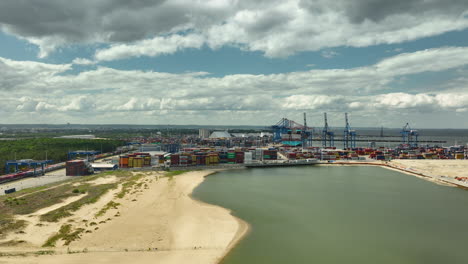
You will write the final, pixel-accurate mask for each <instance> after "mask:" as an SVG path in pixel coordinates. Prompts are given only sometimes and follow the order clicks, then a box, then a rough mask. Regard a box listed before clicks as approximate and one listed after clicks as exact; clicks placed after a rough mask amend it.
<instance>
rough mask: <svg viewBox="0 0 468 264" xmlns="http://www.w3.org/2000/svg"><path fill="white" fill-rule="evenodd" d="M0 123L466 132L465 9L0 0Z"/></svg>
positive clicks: (305, 1) (359, 2) (362, 3)
mask: <svg viewBox="0 0 468 264" xmlns="http://www.w3.org/2000/svg"><path fill="white" fill-rule="evenodd" d="M0 93H1V98H2V100H1V104H0V123H53V124H60V123H67V122H70V123H81V124H204V125H208V124H215V125H229V124H232V125H240V124H242V125H271V124H274V123H276V122H277V121H278V120H279V119H281V118H282V117H287V118H289V119H293V120H297V121H301V119H302V113H303V112H306V113H307V114H308V117H309V120H308V123H309V124H311V125H313V126H317V127H318V126H322V123H323V121H322V115H323V112H327V113H328V114H329V124H330V125H331V126H343V122H344V121H343V116H344V112H348V113H349V115H350V118H351V122H352V125H353V126H355V127H363V126H374V127H380V126H385V127H402V126H403V125H404V124H405V123H406V122H409V123H410V124H411V125H412V127H415V128H445V127H449V128H468V1H466V0H444V1H442V0H392V1H390V0H354V1H348V0H335V1H328V0H281V1H276V0H268V1H266V0H256V1H247V0H168V1H164V0H151V1H150V0H140V1H137V0H81V1H63V0H29V1H28V0H21V1H19V0H2V1H0Z"/></svg>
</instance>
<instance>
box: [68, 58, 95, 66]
mask: <svg viewBox="0 0 468 264" xmlns="http://www.w3.org/2000/svg"><path fill="white" fill-rule="evenodd" d="M72 64H77V65H93V64H96V62H95V61H92V60H89V59H85V58H75V59H74V60H73V61H72Z"/></svg>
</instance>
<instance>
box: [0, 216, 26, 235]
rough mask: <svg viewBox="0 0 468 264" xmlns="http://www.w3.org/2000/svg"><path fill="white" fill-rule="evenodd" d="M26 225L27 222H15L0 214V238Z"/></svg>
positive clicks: (9, 217)
mask: <svg viewBox="0 0 468 264" xmlns="http://www.w3.org/2000/svg"><path fill="white" fill-rule="evenodd" d="M26 225H27V222H26V221H24V220H15V219H13V218H12V217H11V216H9V215H4V214H3V215H2V214H0V238H3V237H5V236H6V234H8V233H10V232H14V231H17V230H21V229H23V228H24V227H26Z"/></svg>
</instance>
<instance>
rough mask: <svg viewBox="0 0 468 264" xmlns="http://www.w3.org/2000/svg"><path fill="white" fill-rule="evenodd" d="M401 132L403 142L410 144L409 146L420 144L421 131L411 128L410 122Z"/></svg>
mask: <svg viewBox="0 0 468 264" xmlns="http://www.w3.org/2000/svg"><path fill="white" fill-rule="evenodd" d="M400 134H401V144H403V145H408V146H409V147H412V148H414V147H417V146H418V136H419V133H418V131H417V130H414V129H411V127H410V125H409V123H406V125H405V126H404V127H403V129H402V130H401V132H400Z"/></svg>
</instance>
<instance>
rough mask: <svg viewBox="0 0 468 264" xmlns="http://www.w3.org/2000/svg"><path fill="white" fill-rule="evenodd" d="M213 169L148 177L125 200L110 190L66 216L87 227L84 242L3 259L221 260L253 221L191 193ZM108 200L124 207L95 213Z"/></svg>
mask: <svg viewBox="0 0 468 264" xmlns="http://www.w3.org/2000/svg"><path fill="white" fill-rule="evenodd" d="M210 173H212V172H208V171H194V172H188V173H184V174H181V175H178V176H174V177H172V178H168V177H159V175H156V173H154V174H151V175H146V176H144V177H142V178H141V179H140V182H139V183H140V184H139V185H138V186H139V187H140V188H135V189H132V191H130V192H129V193H128V194H127V195H125V196H124V197H123V198H116V197H115V193H112V192H109V193H108V194H106V195H105V196H104V197H102V198H101V199H100V200H99V201H98V202H97V203H96V204H92V205H88V206H85V207H83V208H81V209H80V210H79V211H77V212H76V213H74V215H73V217H70V219H64V220H63V221H64V222H67V223H71V224H73V225H76V226H77V227H81V228H84V229H85V230H86V232H83V233H82V236H81V238H80V239H79V240H76V241H73V242H71V244H70V245H68V246H64V245H63V244H62V245H60V244H58V245H57V247H56V248H40V247H38V246H37V245H38V243H37V242H36V243H35V245H36V247H23V248H20V247H10V248H6V247H4V248H0V254H1V253H7V254H10V253H15V254H18V253H19V252H38V251H40V250H54V251H55V253H54V254H53V255H37V254H31V253H30V254H29V255H28V256H26V257H21V256H4V257H0V263H1V264H3V263H48V264H49V263H61V264H62V263H80V264H81V263H113V264H119V263H142V264H144V263H203V264H205V263H217V262H218V261H219V260H220V259H221V258H222V257H223V256H224V255H225V254H226V253H227V252H228V250H229V249H230V248H231V247H232V246H234V245H235V243H237V241H239V240H240V239H241V238H242V236H244V235H245V234H246V232H247V230H248V225H247V224H246V223H245V222H243V221H241V220H240V219H237V218H235V217H234V216H232V215H231V213H230V211H229V210H227V209H224V208H221V207H218V206H214V205H209V204H206V203H203V202H200V201H196V200H194V199H192V198H191V197H190V195H191V193H192V191H193V189H194V188H195V187H196V186H198V185H199V184H200V183H201V182H203V180H204V177H205V176H207V175H208V174H210ZM109 201H113V202H116V203H119V206H118V207H116V208H111V209H109V210H107V211H106V212H105V213H104V214H102V215H100V216H96V213H97V212H99V210H100V209H102V207H103V206H105V205H106V204H107V203H108V202H109ZM67 202H68V201H67ZM70 221H71V222H70ZM58 226H60V224H58ZM30 235H32V236H33V234H30ZM43 239H44V240H45V239H47V237H45V238H44V237H43ZM72 253H74V254H72Z"/></svg>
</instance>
